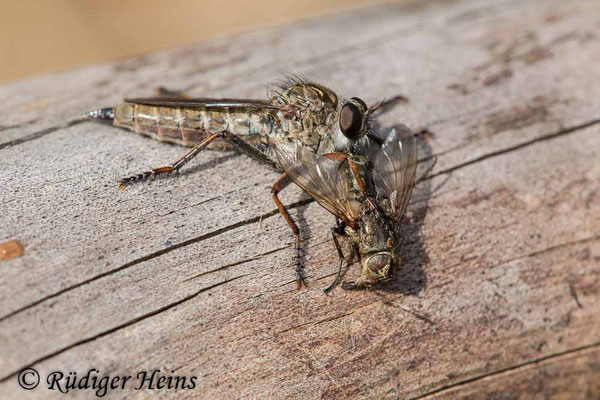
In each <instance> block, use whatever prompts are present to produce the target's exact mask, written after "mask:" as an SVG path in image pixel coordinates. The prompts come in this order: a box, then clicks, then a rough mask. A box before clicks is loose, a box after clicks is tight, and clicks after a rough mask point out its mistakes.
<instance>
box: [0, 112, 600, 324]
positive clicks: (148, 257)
mask: <svg viewBox="0 0 600 400" xmlns="http://www.w3.org/2000/svg"><path fill="white" fill-rule="evenodd" d="M75 122H77V121H75ZM72 123H73V121H72ZM598 123H600V119H594V120H591V121H589V122H585V123H582V124H579V125H575V126H573V127H569V128H565V129H562V130H560V131H558V132H554V133H552V134H548V135H544V136H541V137H538V138H535V139H532V140H530V141H527V142H524V143H520V144H517V145H515V146H511V147H509V148H505V149H501V150H498V151H495V152H492V153H488V154H485V155H483V156H480V157H477V158H475V159H473V160H470V161H466V162H464V163H461V164H459V165H456V166H453V167H450V168H447V169H445V170H442V171H439V172H437V173H434V174H431V175H429V176H426V177H423V178H422V180H423V181H425V180H430V179H433V178H434V177H437V176H440V175H443V174H448V173H451V172H454V171H456V170H458V169H460V168H463V167H467V166H469V165H473V164H476V163H478V162H481V161H484V160H487V159H489V158H493V157H496V156H499V155H503V154H506V153H510V152H512V151H516V150H520V149H522V148H525V147H528V146H531V145H534V144H536V143H539V142H544V141H547V140H551V139H555V138H557V137H560V136H563V135H567V134H571V133H574V132H577V131H580V130H583V129H585V128H588V127H590V126H593V125H596V124H598ZM73 124H74V123H73ZM60 128H61V127H58V128H52V129H54V130H57V129H60ZM54 130H53V131H54ZM53 131H52V132H53ZM48 133H50V132H48ZM23 139H25V138H23ZM33 139H35V138H32V139H30V140H33ZM0 148H1V147H0ZM312 202H314V199H312V198H309V199H304V200H301V201H298V202H295V203H293V204H291V205H289V206H288V208H289V209H293V208H297V207H301V206H303V205H307V204H310V203H312ZM277 213H278V210H277V209H275V210H271V211H269V212H267V213H265V214H262V215H260V216H257V217H254V218H250V219H247V220H244V221H240V222H237V223H235V224H232V225H228V226H226V227H223V228H220V229H217V230H215V231H212V232H209V233H207V234H204V235H201V236H198V237H195V238H192V239H188V240H186V241H183V242H181V243H178V244H175V245H172V246H169V247H167V248H165V249H162V250H159V251H156V252H154V253H151V254H148V255H146V256H143V257H140V258H138V259H136V260H133V261H130V262H128V263H125V264H123V265H121V266H120V267H117V268H114V269H111V270H109V271H106V272H104V273H102V274H99V275H96V276H94V277H92V278H89V279H87V280H84V281H82V282H80V283H77V284H75V285H72V286H69V287H66V288H64V289H61V290H59V291H58V292H55V293H53V294H50V295H48V296H45V297H43V298H42V299H40V300H37V301H35V302H33V303H30V304H28V305H26V306H23V307H21V308H19V309H16V310H14V311H12V312H10V313H8V314H6V315H4V316H2V317H0V322H2V321H4V320H6V319H8V318H10V317H13V316H15V315H17V314H19V313H21V312H23V311H25V310H28V309H30V308H32V307H35V306H37V305H39V304H41V303H43V302H45V301H47V300H50V299H52V298H55V297H57V296H60V295H61V294H64V293H66V292H69V291H71V290H73V289H76V288H79V287H81V286H83V285H86V284H88V283H91V282H93V281H96V280H98V279H101V278H103V277H105V276H108V275H111V274H114V273H116V272H119V271H122V270H124V269H126V268H129V267H131V266H134V265H136V264H139V263H141V262H144V261H147V260H151V259H153V258H156V257H159V256H161V255H163V254H166V253H170V252H171V251H174V250H177V249H179V248H182V247H185V246H188V245H190V244H194V243H197V242H200V241H203V240H206V239H210V238H213V237H215V236H217V235H220V234H222V233H225V232H228V231H230V230H233V229H236V228H239V227H242V226H245V225H250V224H253V223H256V222H259V221H261V220H263V219H265V218H269V217H271V216H273V215H276V214H277Z"/></svg>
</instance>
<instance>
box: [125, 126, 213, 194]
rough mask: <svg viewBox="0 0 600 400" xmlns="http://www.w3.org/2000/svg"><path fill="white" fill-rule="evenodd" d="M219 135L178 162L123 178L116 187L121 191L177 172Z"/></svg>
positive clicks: (210, 137) (209, 138)
mask: <svg viewBox="0 0 600 400" xmlns="http://www.w3.org/2000/svg"><path fill="white" fill-rule="evenodd" d="M220 135H221V133H215V134H214V135H211V136H209V137H208V138H206V139H205V140H204V141H203V142H202V143H200V144H197V145H196V146H195V147H194V148H192V149H191V150H190V151H189V152H187V153H186V154H185V155H184V156H183V157H181V158H180V159H179V160H177V161H175V163H174V164H172V165H165V166H163V167H158V168H153V169H152V170H150V171H144V172H142V173H139V174H136V175H132V176H129V177H127V178H123V179H121V180H119V181H117V185H119V189H121V190H123V189H125V187H126V186H127V185H128V184H130V183H135V182H141V181H145V180H146V179H148V178H154V177H156V176H158V175H163V174H170V173H172V172H177V171H179V169H180V168H181V167H183V166H184V165H185V164H186V163H188V162H189V161H190V160H191V159H193V158H194V157H196V156H197V155H198V153H200V152H201V151H202V150H204V148H206V146H208V145H209V144H210V143H211V142H213V141H214V140H215V139H217V138H218V137H219V136H220Z"/></svg>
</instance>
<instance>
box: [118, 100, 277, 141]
mask: <svg viewBox="0 0 600 400" xmlns="http://www.w3.org/2000/svg"><path fill="white" fill-rule="evenodd" d="M272 112H273V111H272V110H269V109H262V110H252V112H249V111H245V110H240V109H235V110H232V109H228V108H226V107H223V108H211V109H202V108H191V107H167V106H153V105H145V104H128V103H126V104H120V105H118V106H117V107H116V108H115V116H114V122H113V124H114V125H115V126H118V127H123V128H127V129H130V130H132V131H134V132H137V133H139V134H142V135H148V136H150V137H152V138H154V139H156V140H160V141H163V142H171V143H177V144H180V145H183V146H189V147H193V146H195V145H196V144H198V143H201V142H202V141H203V140H205V139H206V138H207V137H208V136H210V135H211V134H214V133H219V132H223V131H225V130H228V131H229V132H231V133H234V134H236V135H238V136H240V137H241V138H242V139H243V140H244V141H246V142H247V143H249V144H258V143H259V142H262V143H264V144H267V142H268V138H269V135H270V134H271V133H272V132H273V130H274V129H275V123H274V121H275V119H274V116H273V115H272V114H271V113H272ZM209 148H212V149H222V150H228V149H230V147H229V145H228V144H227V143H226V142H223V141H215V142H212V143H211V144H210V145H209Z"/></svg>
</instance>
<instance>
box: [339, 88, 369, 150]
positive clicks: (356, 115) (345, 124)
mask: <svg viewBox="0 0 600 400" xmlns="http://www.w3.org/2000/svg"><path fill="white" fill-rule="evenodd" d="M366 111H367V106H366V104H365V102H364V101H362V100H361V99H359V98H358V97H353V98H351V99H350V100H348V102H347V103H346V104H344V107H342V111H341V112H340V130H341V131H342V133H343V134H344V136H346V137H347V138H348V139H350V140H355V139H357V138H358V137H359V136H360V135H361V133H362V132H363V128H364V124H365V113H366Z"/></svg>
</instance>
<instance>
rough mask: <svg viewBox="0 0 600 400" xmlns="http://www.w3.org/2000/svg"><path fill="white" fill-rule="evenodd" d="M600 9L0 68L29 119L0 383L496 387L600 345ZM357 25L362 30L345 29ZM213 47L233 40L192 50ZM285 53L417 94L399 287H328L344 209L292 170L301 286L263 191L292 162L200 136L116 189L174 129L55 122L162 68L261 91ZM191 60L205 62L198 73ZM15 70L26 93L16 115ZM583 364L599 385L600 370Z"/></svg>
mask: <svg viewBox="0 0 600 400" xmlns="http://www.w3.org/2000/svg"><path fill="white" fill-rule="evenodd" d="M599 9H600V5H598V4H597V3H595V2H592V1H575V2H569V4H562V3H558V2H539V3H535V4H522V2H515V1H508V2H502V3H498V2H491V1H471V2H466V3H460V4H459V5H452V4H444V3H442V4H438V3H428V4H424V5H419V6H414V7H412V8H407V7H405V6H404V7H400V6H396V5H385V6H379V7H374V8H370V9H366V10H357V11H354V12H352V13H349V14H344V15H341V16H334V17H327V18H322V19H319V20H316V21H314V22H313V21H308V22H303V23H299V24H296V25H294V26H292V27H285V28H284V27H281V28H275V29H272V30H269V31H265V32H261V33H255V34H251V35H248V36H245V37H242V38H235V40H234V39H233V38H232V39H221V40H219V41H215V42H211V43H208V44H203V45H198V46H191V47H187V48H185V49H176V50H169V51H165V52H161V53H157V54H153V55H148V56H146V57H142V58H140V59H136V60H130V61H123V62H120V63H117V64H113V65H105V66H100V67H89V68H86V69H83V70H79V71H73V72H69V73H65V74H60V75H58V76H54V77H45V78H39V79H36V80H32V81H23V82H19V83H16V84H13V85H9V86H6V87H3V88H1V89H0V109H2V110H3V111H2V112H0V116H1V117H0V118H1V122H0V125H3V126H10V124H13V125H20V124H25V125H23V126H19V128H9V129H5V130H4V131H3V132H1V133H0V135H2V139H1V142H2V143H4V144H5V145H4V146H3V148H0V153H1V156H0V170H1V171H2V173H0V185H1V186H2V187H3V188H4V191H3V192H2V193H0V198H1V200H2V204H5V205H6V207H5V213H4V214H5V215H4V216H3V223H2V224H1V225H0V239H11V238H16V239H20V240H22V241H23V243H24V244H25V255H24V256H23V257H21V258H18V259H15V260H11V261H8V262H5V263H2V266H1V268H0V274H1V275H0V276H1V277H2V278H1V279H0V288H1V289H0V299H1V301H0V379H2V382H1V383H0V387H1V388H2V389H0V390H2V392H3V393H7V395H6V396H7V397H6V398H27V395H31V396H38V397H39V395H40V393H44V396H45V395H46V394H50V395H52V394H53V393H51V392H47V391H46V392H40V390H41V388H40V389H37V390H36V391H33V392H27V393H26V392H24V391H23V390H22V389H20V388H19V387H18V386H17V385H16V381H15V377H14V374H15V373H17V372H18V371H19V370H20V369H21V368H23V367H24V366H26V365H29V364H34V366H35V368H37V369H38V370H39V371H40V372H41V373H42V375H44V373H47V372H49V371H52V370H77V371H86V370H87V369H89V368H92V367H94V368H97V369H99V370H101V371H103V372H106V373H111V374H118V373H120V374H132V373H135V372H136V371H138V370H142V369H153V368H161V369H163V370H164V371H165V372H169V371H171V370H175V369H176V370H177V372H178V373H185V374H188V375H189V374H196V375H197V376H198V379H199V384H198V388H197V389H195V391H191V392H178V393H177V394H178V395H179V397H182V398H184V397H186V396H198V394H199V393H201V394H202V395H205V396H206V397H208V398H223V397H226V398H236V397H252V396H255V397H259V398H264V397H269V398H275V397H277V398H297V397H299V396H301V395H305V396H306V397H310V398H315V397H322V398H344V397H346V398H353V397H391V398H393V397H394V396H396V395H398V396H399V397H403V398H419V397H421V396H427V395H428V394H431V395H432V396H438V397H443V396H458V394H456V393H458V392H462V391H463V390H465V391H466V393H479V392H481V393H484V392H485V391H486V390H487V391H488V393H492V391H493V390H501V389H502V387H504V386H503V385H506V382H502V381H501V379H500V377H501V376H502V375H503V374H504V373H505V372H503V371H513V370H514V371H523V372H522V374H521V372H519V374H521V375H519V376H520V377H522V378H521V381H522V382H523V383H522V384H521V386H519V387H522V388H523V392H524V393H525V392H526V391H527V390H529V391H530V392H531V393H536V389H535V386H534V384H535V385H539V384H540V382H542V383H543V382H548V384H549V385H550V381H551V380H552V376H551V375H550V376H549V377H547V378H544V376H542V377H541V378H539V379H538V378H536V379H533V378H528V376H529V375H528V374H529V373H530V372H529V370H526V369H520V367H519V366H520V365H530V364H527V363H532V362H535V360H541V359H543V360H547V361H548V362H549V363H553V362H558V363H564V362H571V361H564V360H563V358H565V357H566V359H569V358H568V357H569V355H574V356H575V355H579V354H580V353H581V352H582V351H583V350H581V349H583V348H585V349H586V351H589V352H590V354H592V353H593V352H594V351H596V349H597V347H598V344H600V335H599V332H600V330H599V328H600V326H599V324H600V319H599V317H598V315H599V314H598V311H599V310H600V305H599V302H600V296H599V295H598V285H597V282H598V274H599V273H600V245H599V242H598V238H599V237H600V231H598V228H597V226H598V222H600V209H599V202H598V193H599V188H600V170H599V169H598V167H599V166H598V163H597V161H596V160H597V159H598V156H599V154H598V153H599V151H600V150H599V149H600V146H599V140H600V139H599V136H598V132H599V128H598V124H597V119H598V113H597V110H598V104H597V102H598V99H597V96H590V93H595V92H597V89H598V88H597V87H596V86H597V85H598V79H596V78H598V75H600V71H599V70H598V69H597V68H591V67H590V66H591V65H595V64H594V62H596V64H597V61H598V59H599V58H600V52H599V51H598V46H595V42H596V41H597V38H596V37H595V35H594V30H595V29H596V27H597V26H598V10H599ZM352 27H356V29H354V31H356V32H361V33H363V34H362V35H357V41H356V42H355V43H352V45H348V44H347V43H348V42H347V38H346V39H343V38H340V34H341V33H342V32H344V31H346V30H348V29H349V28H352ZM359 27H360V30H359ZM350 30H353V29H350ZM506 31H510V32H511V33H512V34H511V35H507V34H506V33H505V32H506ZM330 37H331V38H332V39H331V40H326V39H329V38H330ZM384 39H389V40H384ZM306 43H314V46H312V47H311V48H310V51H308V52H298V51H291V50H293V49H303V48H304V47H305V46H306ZM248 48H254V49H256V52H248ZM208 49H213V52H214V53H215V60H212V59H211V60H210V61H211V62H215V63H216V64H214V65H217V64H218V60H221V61H223V60H225V61H224V62H223V63H222V65H219V66H218V67H217V66H215V67H214V68H212V69H211V68H208V67H206V68H207V70H205V71H200V72H194V71H195V69H197V68H199V67H198V65H197V64H198V63H200V65H204V64H202V63H204V62H207V63H208V62H209V61H205V59H204V58H201V56H202V54H205V53H206V52H207V51H208ZM216 49H223V50H216ZM283 49H286V50H285V52H284V51H283ZM334 49H335V51H333V50H334ZM367 50H369V52H368V56H365V54H366V53H365V52H366V51H367ZM283 53H285V55H286V56H288V55H289V57H290V58H283V55H282V54H283ZM211 54H212V53H211ZM241 54H244V55H246V58H243V57H241V58H240V55H241ZM398 55H406V57H399V56H398ZM219 57H223V58H219ZM236 57H238V58H239V59H237V58H236ZM382 60H383V61H384V62H382ZM448 60H452V62H448ZM265 63H267V64H265ZM265 65H268V67H265ZM283 69H295V70H300V72H303V73H306V74H308V75H310V76H311V77H314V78H315V79H320V80H321V81H324V82H326V83H328V84H329V83H330V82H331V83H330V84H331V86H332V87H335V88H336V89H337V88H340V89H342V90H343V91H346V92H349V90H348V89H353V92H356V93H365V95H364V97H365V99H366V100H368V101H369V102H373V101H374V100H375V99H376V98H378V97H381V96H383V95H385V96H388V97H393V96H395V95H400V94H401V95H402V96H405V97H407V98H408V103H407V104H406V103H404V104H399V105H398V106H397V107H396V108H395V110H394V111H393V112H390V113H388V114H386V115H385V116H384V122H393V121H394V119H398V116H399V115H400V119H401V120H403V121H405V122H408V123H409V124H410V125H411V126H412V127H413V128H415V129H417V128H420V127H426V128H427V129H429V130H430V131H431V132H433V138H432V140H431V141H429V142H428V143H425V144H423V146H424V147H425V149H426V150H428V151H429V152H433V153H435V154H439V162H438V164H437V166H436V169H435V171H434V177H433V179H430V180H428V181H425V183H424V184H423V185H422V186H421V187H420V188H419V190H418V191H416V193H415V197H414V204H413V205H412V206H411V215H412V217H413V223H412V224H409V225H408V226H407V228H406V235H407V245H406V250H405V255H404V260H405V266H404V268H403V270H402V271H401V272H400V273H399V274H398V275H397V281H396V282H395V284H393V285H391V287H389V288H388V289H387V290H383V291H378V292H360V293H356V292H343V291H341V290H337V291H335V292H334V293H333V294H332V295H330V296H324V295H323V294H322V292H321V289H322V288H324V287H326V286H327V285H328V284H329V280H330V279H332V273H333V272H334V271H335V265H336V261H337V256H336V254H335V250H334V247H333V244H332V242H331V240H330V237H329V230H328V227H329V226H330V225H331V224H332V219H331V217H330V216H329V215H328V214H327V213H326V212H325V211H324V210H322V209H321V208H320V207H318V206H317V205H316V204H314V203H307V202H306V201H303V199H305V197H303V196H302V195H301V193H300V192H299V191H298V190H297V189H291V190H290V191H289V192H288V193H286V194H284V199H285V201H286V202H288V203H294V202H296V204H295V207H293V209H294V212H295V213H296V214H299V215H297V216H298V217H299V220H300V221H301V228H302V229H303V230H304V232H305V235H306V236H307V244H306V245H307V252H308V256H307V257H308V260H307V261H308V262H307V270H308V272H309V276H310V278H309V282H310V284H311V285H310V288H309V289H307V290H303V291H301V292H296V291H295V289H294V284H293V272H292V268H291V264H292V249H291V248H290V242H291V235H290V233H289V232H288V228H287V226H286V225H285V222H284V221H283V220H282V219H281V218H280V217H279V216H278V215H277V214H276V212H275V209H274V206H273V205H272V204H271V203H270V198H269V197H270V196H269V193H268V189H269V187H270V185H271V184H272V182H273V181H274V180H275V179H276V177H277V175H276V174H274V173H272V172H269V171H267V170H263V169H261V168H260V167H259V166H256V165H255V164H253V163H252V162H251V161H249V160H247V159H245V158H243V157H236V156H232V155H229V154H221V153H209V154H206V155H203V157H202V159H201V160H199V161H198V163H197V164H196V165H194V166H192V167H191V168H189V169H188V170H187V172H185V173H183V174H182V176H181V177H179V178H178V179H170V180H166V181H161V182H155V183H153V184H149V185H139V186H135V187H133V188H131V189H128V190H126V191H125V192H117V191H116V190H115V185H114V184H113V181H114V180H115V178H118V177H120V176H122V175H126V174H127V173H129V172H137V171H139V170H143V169H146V168H147V167H148V166H151V165H160V164H163V163H164V162H165V161H168V160H172V159H175V158H176V157H177V156H178V155H179V154H180V153H181V149H180V148H178V147H175V146H169V145H165V144H161V143H156V142H153V141H150V140H147V139H145V138H142V137H138V136H136V135H133V134H126V133H123V132H121V131H117V130H115V129H111V128H110V127H104V126H98V125H92V124H77V125H74V126H71V127H68V128H60V127H59V128H56V127H57V126H62V125H64V124H65V121H69V120H70V118H72V117H69V115H71V113H73V114H74V115H75V114H76V113H78V112H79V111H83V110H85V109H88V108H93V107H96V106H99V105H105V103H103V102H104V101H106V102H107V103H108V104H110V102H114V101H117V99H118V98H119V97H120V96H122V95H124V94H125V93H127V94H128V95H131V94H134V93H131V92H130V91H132V90H134V89H135V88H140V90H147V91H148V92H149V91H150V90H151V88H152V87H153V86H156V85H158V84H165V85H167V86H171V87H175V88H181V87H184V86H186V85H188V86H189V87H188V89H190V92H191V94H198V95H200V94H204V95H206V94H207V92H211V93H215V92H216V93H215V95H223V96H233V95H237V96H240V97H248V96H257V95H260V94H261V92H262V89H260V87H259V85H263V84H264V82H267V81H268V80H270V79H272V76H273V75H274V73H275V72H277V71H279V70H283ZM342 72H343V73H342ZM196 73H198V74H199V75H200V76H201V77H202V78H205V79H203V82H202V83H201V84H199V85H191V84H190V83H189V82H190V81H191V80H192V79H191V77H190V76H191V75H193V74H196ZM161 74H162V75H161ZM161 76H164V78H161V80H160V81H159V80H158V79H159V77H161ZM194 76H195V75H194ZM365 77H367V78H368V79H367V78H365ZM102 79H104V80H107V79H108V80H109V82H106V83H103V84H98V82H97V81H96V80H99V81H100V82H101V80H102ZM162 79H164V81H163V80H162ZM53 81H54V82H53ZM67 83H68V85H67ZM63 85H66V87H61V86H63ZM17 90H18V91H20V93H22V96H23V99H25V100H23V101H24V103H21V104H19V108H18V110H19V112H17V113H5V111H6V110H11V109H15V108H14V99H13V97H14V96H11V94H12V93H15V91H17ZM53 91H56V94H55V95H54V100H52V101H49V100H47V99H48V98H50V97H51V96H52V95H53ZM135 94H136V95H137V94H140V95H142V94H143V93H135ZM146 94H148V93H146ZM27 105H29V106H31V109H30V110H29V111H27V110H26V109H27V107H25V106H27ZM21 107H25V108H21ZM28 118H29V119H28ZM35 119H37V120H36V121H35V122H29V123H28V122H27V121H29V120H35ZM57 124H58V125H57ZM61 124H62V125H61ZM48 129H54V130H52V131H51V132H47V133H45V134H41V135H40V134H39V132H44V130H48ZM36 132H37V133H38V137H35V138H33V137H32V136H31V135H32V134H34V135H35V134H36ZM355 272H356V271H354V270H351V271H350V273H349V274H352V273H355ZM48 332H52V335H48ZM585 354H587V353H585ZM593 354H595V353H593ZM582 357H584V356H582ZM585 357H588V356H587V355H586V356H585ZM585 357H584V358H585ZM586 359H587V358H586ZM569 360H570V359H569ZM582 362H583V361H582ZM585 362H587V361H585ZM590 362H593V359H592V361H590ZM574 363H575V364H573V365H575V366H574V368H575V367H577V366H578V367H577V368H579V370H581V371H582V372H581V374H578V376H581V382H583V383H582V384H583V385H586V384H591V383H592V382H593V377H594V376H596V377H597V370H595V369H592V370H588V371H584V368H583V367H582V366H581V365H583V364H581V363H580V362H579V361H574ZM569 365H570V364H569ZM515 373H516V372H515ZM561 376H562V377H563V378H561V379H568V375H561ZM495 377H498V380H496V381H495V382H496V383H495V384H490V385H488V386H485V385H484V384H483V382H488V381H490V380H493V379H494V378H495ZM544 379H546V380H544ZM556 382H559V381H556ZM556 382H555V385H554V387H561V386H560V384H558V383H556ZM550 386H551V385H550ZM592 389H593V387H592ZM469 391H471V392H469ZM455 392H456V393H455ZM142 393H144V392H138V391H135V390H133V389H132V388H130V390H129V391H125V392H115V393H113V395H114V396H116V397H122V396H124V397H126V398H131V397H134V398H135V397H136V396H137V397H143V396H144V395H143V394H142ZM494 393H495V392H494ZM589 393H591V394H590V395H589V396H588V397H587V398H594V397H593V393H595V392H594V391H593V390H592V391H590V392H589ZM85 395H86V393H84V392H81V393H80V396H82V397H84V396H85ZM50 397H51V396H50ZM3 398H4V396H3ZM32 398H33V397H32ZM451 398H452V397H451ZM583 398H586V397H583Z"/></svg>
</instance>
